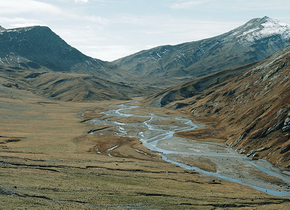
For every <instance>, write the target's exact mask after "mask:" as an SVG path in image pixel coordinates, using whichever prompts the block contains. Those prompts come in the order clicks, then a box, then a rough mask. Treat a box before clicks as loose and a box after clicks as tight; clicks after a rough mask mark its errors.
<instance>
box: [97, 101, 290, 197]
mask: <svg viewBox="0 0 290 210" xmlns="http://www.w3.org/2000/svg"><path fill="white" fill-rule="evenodd" d="M133 108H137V106H132V105H130V104H120V105H117V109H112V110H109V111H105V112H102V114H105V115H106V117H116V118H120V117H147V118H148V117H149V118H150V119H149V120H146V121H145V122H142V123H120V122H117V121H112V120H110V121H108V120H107V119H104V120H101V119H100V118H95V119H93V120H92V121H93V122H94V123H95V124H96V125H109V126H112V127H115V128H117V130H118V131H119V132H117V133H116V135H120V136H128V137H138V138H139V139H140V141H141V142H142V144H143V145H144V146H146V147H147V148H148V149H150V150H152V151H155V152H158V153H160V155H161V156H162V159H163V160H165V161H167V162H170V163H172V164H175V165H178V166H180V167H183V168H186V169H189V170H194V171H197V172H200V173H202V174H205V175H208V176H215V177H217V178H220V179H223V180H227V181H231V182H235V183H239V184H243V185H245V186H249V187H252V188H254V189H257V190H259V191H262V192H265V193H268V194H272V195H277V196H283V197H290V190H289V189H288V186H289V185H290V176H289V175H287V174H283V173H282V171H280V170H279V169H277V168H275V170H271V169H273V166H272V165H271V164H269V163H267V162H265V161H264V162H261V161H253V160H251V159H249V158H246V157H245V156H243V155H240V154H238V153H236V152H235V151H234V150H232V149H231V148H228V147H226V146H225V145H224V144H220V143H204V142H199V141H194V140H191V139H187V138H180V137H175V136H174V133H176V132H181V131H189V130H193V129H196V128H197V127H198V126H197V125H196V124H194V123H193V122H192V121H191V120H189V119H185V118H182V117H161V116H157V115H155V114H153V113H150V115H149V116H147V115H136V114H131V113H130V112H129V111H130V110H131V109H133ZM171 119H175V120H179V121H180V122H181V123H182V124H183V126H179V125H154V124H151V122H153V121H157V120H171ZM184 125H187V126H184ZM139 127H145V128H146V129H145V130H139V129H138V128H139ZM101 132H102V131H98V132H95V134H100V135H101V134H102V133H101ZM117 147H118V145H116V146H114V147H112V148H111V149H110V151H111V150H113V149H116V148H117ZM137 152H140V153H144V152H141V151H137ZM109 155H110V156H111V154H109ZM145 155H147V154H145ZM186 157H189V158H196V157H206V158H208V159H210V161H212V162H213V163H215V164H216V168H217V172H209V171H205V170H202V169H200V168H197V167H193V166H190V165H187V164H185V163H184V161H183V160H182V159H183V158H186ZM260 163H263V164H260ZM262 165H263V166H266V167H263V166H262ZM238 166H239V167H238ZM252 170H259V171H260V172H261V173H265V174H267V175H270V176H274V177H277V178H279V179H281V180H283V181H284V182H285V183H284V184H283V185H277V184H275V183H269V182H267V180H263V179H261V178H259V177H256V176H254V175H253V174H249V172H250V171H252Z"/></svg>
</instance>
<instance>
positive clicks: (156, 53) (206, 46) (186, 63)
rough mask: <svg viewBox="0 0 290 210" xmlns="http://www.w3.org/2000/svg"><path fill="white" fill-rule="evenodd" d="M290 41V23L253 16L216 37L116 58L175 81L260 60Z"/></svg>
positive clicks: (124, 65)
mask: <svg viewBox="0 0 290 210" xmlns="http://www.w3.org/2000/svg"><path fill="white" fill-rule="evenodd" d="M289 44H290V24H288V23H283V22H280V21H278V20H273V19H271V18H269V17H263V18H256V19H252V20H250V21H249V22H247V23H246V24H244V25H242V26H240V27H238V28H236V29H234V30H232V31H230V32H227V33H225V34H222V35H220V36H217V37H213V38H209V39H205V40H201V41H194V42H189V43H183V44H180V45H175V46H170V45H167V46H160V47H156V48H153V49H150V50H144V51H141V52H138V53H136V54H133V55H130V56H127V57H124V58H121V59H118V60H116V61H114V63H115V64H117V65H118V66H119V67H121V68H124V69H128V70H130V71H132V72H137V73H140V74H142V75H148V76H154V77H158V78H161V79H168V78H171V79H172V80H173V81H175V82H176V83H178V82H180V80H189V79H193V78H196V77H201V76H205V75H208V74H211V73H214V72H218V71H221V70H225V69H229V68H234V67H237V66H241V65H245V64H249V63H252V62H256V61H261V60H264V59H265V58H267V57H268V56H270V55H271V54H273V53H275V52H277V51H279V50H282V49H283V48H284V47H286V46H288V45H289Z"/></svg>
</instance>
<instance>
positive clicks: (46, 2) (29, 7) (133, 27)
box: [0, 0, 290, 61]
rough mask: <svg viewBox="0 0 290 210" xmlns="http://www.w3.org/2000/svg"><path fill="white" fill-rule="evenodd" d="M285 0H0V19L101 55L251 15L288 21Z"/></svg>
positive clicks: (188, 35)
mask: <svg viewBox="0 0 290 210" xmlns="http://www.w3.org/2000/svg"><path fill="white" fill-rule="evenodd" d="M289 11H290V1H289V0H0V25H1V26H2V27H4V28H15V27H23V26H32V25H43V26H49V27H50V28H51V29H52V30H53V31H54V32H55V33H57V34H58V35H59V36H60V37H62V38H63V39H64V40H65V41H66V42H67V43H68V44H70V45H71V46H73V47H75V48H77V49H78V50H80V51H81V52H83V53H84V54H86V55H89V56H91V57H94V58H99V59H102V60H106V61H113V60H115V59H118V58H121V57H124V56H126V55H129V54H132V53H135V52H138V51H140V50H144V49H149V48H152V47H156V46H160V45H167V44H171V45H174V44H180V43H184V42H189V41H196V40H201V39H205V38H209V37H213V36H216V35H219V34H222V33H225V32H227V31H230V30H232V29H234V28H236V27H238V26H240V25H242V24H244V23H246V22H247V21H249V20H250V19H252V18H261V17H264V16H269V17H270V18H273V19H278V20H281V21H284V22H288V23H290V12H289Z"/></svg>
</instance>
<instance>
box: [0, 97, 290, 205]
mask: <svg viewBox="0 0 290 210" xmlns="http://www.w3.org/2000/svg"><path fill="white" fill-rule="evenodd" d="M25 94H27V95H25V97H24V95H23V94H22V95H21V94H20V95H19V97H18V98H11V97H10V98H8V97H4V96H3V97H0V118H1V121H0V209H223V208H228V209H289V208H290V202H289V200H288V199H287V198H283V197H276V196H272V195H268V194H265V193H262V192H260V191H257V190H254V189H252V188H250V187H246V186H243V185H240V184H236V183H231V182H229V181H221V182H216V181H213V180H212V178H211V177H204V176H201V175H200V174H199V173H197V172H195V171H191V170H186V169H183V168H181V167H178V166H176V165H173V164H170V163H167V162H165V161H163V160H162V159H161V158H160V156H159V155H158V154H155V153H153V152H152V151H149V150H148V149H147V148H146V147H144V146H143V145H142V144H141V143H140V141H139V139H137V138H130V137H120V136H115V135H114V132H115V131H114V130H113V129H112V130H111V131H110V129H104V126H102V125H93V124H91V123H89V122H88V120H90V119H93V118H95V117H101V116H102V114H101V113H100V112H103V111H106V110H107V109H108V108H107V107H106V106H108V105H111V104H118V103H123V102H120V101H106V102H99V103H71V102H60V101H50V100H48V99H43V98H40V97H38V96H35V95H30V94H28V93H25ZM146 110H147V109H146V108H140V110H136V112H141V113H144V112H146ZM158 112H159V113H158ZM162 112H163V111H161V110H157V111H156V114H167V115H170V114H172V115H173V114H174V115H176V112H175V111H172V113H171V111H168V110H167V111H165V112H166V113H162ZM123 120H124V119H123ZM128 120H130V121H134V122H139V121H142V120H145V119H141V118H130V119H128ZM157 123H158V122H157ZM167 123H170V122H167ZM100 129H101V130H102V129H104V131H105V130H109V132H108V133H103V135H92V134H90V133H92V132H95V131H97V130H100ZM139 129H142V128H139ZM116 143H118V145H119V148H118V150H117V149H116V150H114V153H113V152H111V151H112V147H113V146H114V145H116ZM96 148H98V150H97V149H96ZM110 149H111V150H110ZM140 151H141V152H140ZM110 152H111V153H112V155H109V154H110ZM203 161H204V160H203ZM201 162H202V160H201Z"/></svg>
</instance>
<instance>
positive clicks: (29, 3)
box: [0, 0, 60, 15]
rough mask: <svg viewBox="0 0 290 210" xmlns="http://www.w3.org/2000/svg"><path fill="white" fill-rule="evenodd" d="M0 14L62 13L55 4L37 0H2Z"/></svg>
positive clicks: (0, 1)
mask: <svg viewBox="0 0 290 210" xmlns="http://www.w3.org/2000/svg"><path fill="white" fill-rule="evenodd" d="M0 5H1V10H0V15H4V14H5V15H7V14H23V13H51V14H57V13H60V9H59V8H58V7H56V6H54V5H51V4H48V3H44V2H39V1H35V0H13V1H6V0H0Z"/></svg>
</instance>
